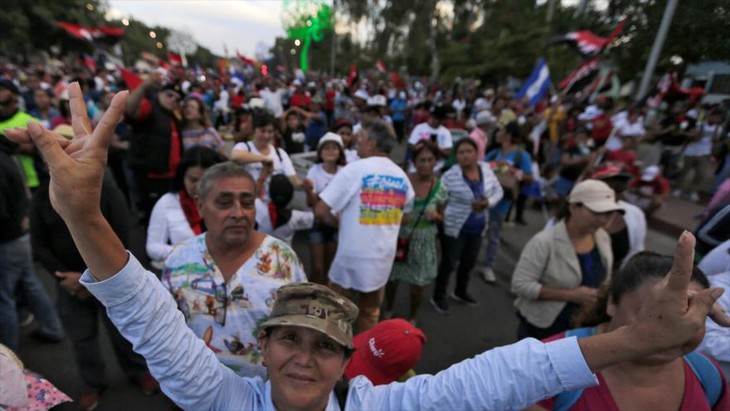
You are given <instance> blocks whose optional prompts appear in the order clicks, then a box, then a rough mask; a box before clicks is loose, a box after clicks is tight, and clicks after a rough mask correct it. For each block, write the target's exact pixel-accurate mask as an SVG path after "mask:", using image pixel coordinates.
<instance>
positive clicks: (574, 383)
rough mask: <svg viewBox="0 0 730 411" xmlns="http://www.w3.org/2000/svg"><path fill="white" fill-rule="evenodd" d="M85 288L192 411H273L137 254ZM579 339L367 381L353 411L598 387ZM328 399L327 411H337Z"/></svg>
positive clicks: (265, 392) (266, 391)
mask: <svg viewBox="0 0 730 411" xmlns="http://www.w3.org/2000/svg"><path fill="white" fill-rule="evenodd" d="M81 283H82V284H83V285H84V286H85V287H86V288H88V289H89V291H90V292H91V293H92V294H93V295H94V296H95V297H96V298H97V299H98V300H99V301H101V302H102V303H103V304H104V305H105V306H106V308H107V314H108V315H109V318H110V319H111V321H112V322H113V323H114V325H115V326H116V327H117V328H118V329H119V330H120V332H121V333H122V335H124V337H125V338H126V339H127V340H129V342H131V343H132V344H133V346H134V350H135V351H136V352H138V353H140V354H141V355H142V356H144V357H145V358H146V359H147V366H148V367H149V370H150V372H151V373H152V375H153V376H154V377H155V378H156V379H157V380H158V381H159V382H160V385H161V386H162V391H163V392H164V393H165V395H167V396H168V397H170V398H171V399H172V400H173V401H175V403H176V404H178V405H179V406H180V407H182V408H183V409H188V410H246V411H249V410H253V411H258V410H275V408H274V404H273V402H272V400H271V383H270V382H264V380H262V379H261V378H259V377H255V378H250V377H240V376H238V375H236V374H235V373H234V372H233V371H231V370H230V369H228V368H226V367H224V366H222V365H221V364H220V362H218V359H217V358H216V356H215V354H214V353H213V351H211V350H210V349H208V348H207V347H206V346H205V343H204V342H203V340H201V339H199V338H198V337H196V336H195V334H193V332H192V331H191V330H190V329H189V328H188V327H187V325H186V324H185V320H184V319H183V315H182V313H180V312H179V311H178V310H177V307H176V305H175V302H174V300H173V298H172V296H171V295H170V293H169V292H168V291H166V290H165V289H164V287H163V286H162V284H161V283H160V281H159V280H158V279H157V277H155V275H154V274H152V273H150V272H149V271H146V270H145V269H144V268H143V267H142V265H141V264H140V263H139V261H137V259H135V258H134V256H132V255H131V254H130V255H129V261H128V262H127V264H126V266H125V267H124V268H122V270H121V271H119V272H118V273H116V274H115V275H114V276H112V277H111V278H109V279H107V280H105V281H101V282H97V281H95V280H94V279H93V278H92V277H91V276H90V275H89V272H88V270H87V271H86V272H84V275H83V276H82V278H81ZM597 383H598V380H597V378H596V377H595V375H593V374H592V373H591V371H590V369H589V368H588V365H587V364H586V362H585V359H584V358H583V354H582V352H581V350H580V347H579V345H578V343H577V340H576V338H575V337H571V338H566V339H563V340H559V341H555V342H551V343H547V344H545V343H541V342H540V341H537V340H535V339H529V338H528V339H524V340H522V341H520V342H518V343H515V344H512V345H508V346H505V347H500V348H496V349H493V350H490V351H487V352H485V353H483V354H480V355H477V356H476V357H474V358H471V359H468V360H464V361H462V362H460V363H458V364H456V365H454V366H451V367H449V368H448V369H446V370H444V371H441V372H439V373H438V374H436V375H419V376H416V377H413V378H410V379H409V380H408V381H406V382H404V383H391V384H388V385H379V386H373V385H372V383H371V382H370V381H369V380H368V379H367V378H366V377H363V376H360V377H356V378H354V379H353V380H351V381H350V387H349V391H348V394H347V401H346V403H345V408H346V409H349V410H416V409H421V410H439V411H440V410H444V409H454V410H457V409H458V410H463V409H493V410H507V409H522V408H525V407H527V406H529V405H532V404H535V403H536V402H538V401H540V400H542V399H543V398H548V397H552V396H554V395H556V394H558V393H559V392H562V391H566V390H576V389H580V388H586V387H590V386H594V385H596V384H597ZM339 409H340V408H339V405H338V403H337V400H336V398H335V396H334V394H330V399H329V403H328V404H327V407H326V410H327V411H336V410H339Z"/></svg>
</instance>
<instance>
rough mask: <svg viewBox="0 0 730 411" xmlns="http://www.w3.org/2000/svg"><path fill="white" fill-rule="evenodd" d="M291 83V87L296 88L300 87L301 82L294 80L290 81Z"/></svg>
mask: <svg viewBox="0 0 730 411" xmlns="http://www.w3.org/2000/svg"><path fill="white" fill-rule="evenodd" d="M291 83H292V85H295V86H297V87H299V86H301V85H302V82H301V81H300V80H299V79H298V78H297V79H294V81H292V82H291Z"/></svg>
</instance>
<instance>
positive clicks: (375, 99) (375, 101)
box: [368, 94, 388, 107]
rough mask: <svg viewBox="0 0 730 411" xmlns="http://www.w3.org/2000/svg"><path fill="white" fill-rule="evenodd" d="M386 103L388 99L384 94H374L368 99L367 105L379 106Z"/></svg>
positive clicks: (383, 105)
mask: <svg viewBox="0 0 730 411" xmlns="http://www.w3.org/2000/svg"><path fill="white" fill-rule="evenodd" d="M387 104H388V100H387V99H386V98H385V96H384V95H381V94H376V95H374V96H372V97H371V98H370V99H369V100H368V106H380V107H385V106H386V105H387Z"/></svg>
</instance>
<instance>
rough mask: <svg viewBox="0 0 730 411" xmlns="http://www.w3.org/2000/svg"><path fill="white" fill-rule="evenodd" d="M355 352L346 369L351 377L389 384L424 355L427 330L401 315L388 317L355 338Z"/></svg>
mask: <svg viewBox="0 0 730 411" xmlns="http://www.w3.org/2000/svg"><path fill="white" fill-rule="evenodd" d="M352 342H353V345H354V346H355V353H354V354H353V355H352V358H351V359H350V364H348V366H347V368H346V369H345V377H346V378H347V379H348V380H351V379H353V378H355V377H357V376H358V375H364V376H365V377H367V378H368V379H369V380H370V381H371V382H372V383H373V385H382V384H389V383H391V382H393V381H395V380H396V379H398V378H399V377H401V376H402V375H403V374H405V373H406V372H407V371H408V370H409V369H411V368H413V366H415V365H416V363H417V362H418V360H420V359H421V353H422V352H423V345H424V344H425V343H426V334H424V333H423V331H421V330H419V329H418V328H416V327H414V326H413V325H411V323H409V322H408V321H406V320H404V319H401V318H394V319H392V320H385V321H383V322H380V323H378V324H377V325H376V326H375V327H374V328H372V329H370V330H367V331H364V332H361V333H360V334H358V335H356V336H355V338H353V341H352Z"/></svg>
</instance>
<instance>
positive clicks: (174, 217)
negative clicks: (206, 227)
mask: <svg viewBox="0 0 730 411" xmlns="http://www.w3.org/2000/svg"><path fill="white" fill-rule="evenodd" d="M194 236H195V233H194V232H193V229H192V228H190V223H188V220H187V218H185V213H184V212H183V209H182V206H181V205H180V195H179V194H177V193H166V194H165V195H163V196H162V197H160V199H159V200H157V203H155V206H154V207H153V208H152V213H151V214H150V224H149V226H148V227H147V245H146V249H147V255H148V256H149V257H150V259H151V260H153V261H164V260H165V259H166V258H167V256H168V255H170V253H171V252H172V248H173V247H174V246H175V245H176V244H179V243H181V242H183V241H185V240H187V239H188V238H192V237H194Z"/></svg>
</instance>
